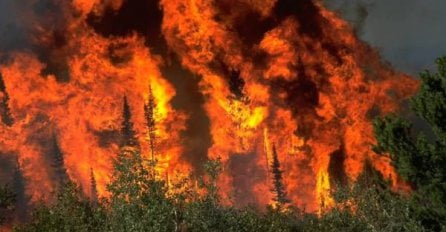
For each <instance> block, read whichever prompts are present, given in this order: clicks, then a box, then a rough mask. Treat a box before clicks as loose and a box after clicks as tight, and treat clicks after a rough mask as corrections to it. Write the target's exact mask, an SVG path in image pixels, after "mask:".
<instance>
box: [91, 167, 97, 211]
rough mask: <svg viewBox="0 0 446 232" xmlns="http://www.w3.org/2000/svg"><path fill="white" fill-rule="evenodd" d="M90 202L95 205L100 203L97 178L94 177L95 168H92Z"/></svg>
mask: <svg viewBox="0 0 446 232" xmlns="http://www.w3.org/2000/svg"><path fill="white" fill-rule="evenodd" d="M90 197H91V198H90V201H91V203H92V204H93V205H96V204H97V202H98V189H97V185H96V178H95V177H94V171H93V168H90Z"/></svg>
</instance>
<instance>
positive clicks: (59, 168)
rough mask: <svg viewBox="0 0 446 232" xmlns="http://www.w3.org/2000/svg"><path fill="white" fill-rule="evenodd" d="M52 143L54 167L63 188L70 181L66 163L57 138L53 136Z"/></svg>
mask: <svg viewBox="0 0 446 232" xmlns="http://www.w3.org/2000/svg"><path fill="white" fill-rule="evenodd" d="M51 143H52V144H51V146H52V147H51V148H52V149H51V152H52V154H53V162H52V167H53V170H54V173H55V175H56V178H57V182H58V183H59V184H60V186H61V187H62V186H63V185H65V184H66V183H67V181H68V180H69V177H68V174H67V169H66V168H65V162H64V159H65V158H64V154H63V152H62V150H61V149H60V146H59V143H58V141H57V138H56V136H53V139H52V141H51Z"/></svg>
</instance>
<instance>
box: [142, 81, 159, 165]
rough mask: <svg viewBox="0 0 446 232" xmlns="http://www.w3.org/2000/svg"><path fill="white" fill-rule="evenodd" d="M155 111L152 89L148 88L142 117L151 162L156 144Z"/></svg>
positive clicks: (153, 159) (153, 160)
mask: <svg viewBox="0 0 446 232" xmlns="http://www.w3.org/2000/svg"><path fill="white" fill-rule="evenodd" d="M155 110H156V102H155V98H154V97H153V92H152V87H151V86H149V99H148V102H147V103H144V115H145V118H146V123H147V130H148V136H149V146H150V154H151V158H152V162H155V143H156V123H155Z"/></svg>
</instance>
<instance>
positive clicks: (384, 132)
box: [374, 57, 446, 231]
mask: <svg viewBox="0 0 446 232" xmlns="http://www.w3.org/2000/svg"><path fill="white" fill-rule="evenodd" d="M436 63H437V66H438V73H435V74H432V73H431V72H429V71H426V72H424V73H422V74H421V81H422V82H421V87H420V90H419V92H418V94H417V95H416V96H414V97H413V99H412V101H411V103H412V109H413V111H414V112H415V113H416V115H418V116H420V117H421V118H422V119H424V120H425V121H426V122H427V124H428V125H429V126H430V129H431V131H432V132H433V134H434V138H432V139H427V138H426V136H425V135H423V134H419V135H415V134H414V133H413V131H412V125H411V123H409V122H408V121H407V120H405V119H402V118H400V117H398V116H395V115H391V116H386V117H384V118H379V119H377V120H376V121H375V123H374V128H375V134H376V138H377V145H376V146H375V148H374V149H375V151H376V152H378V153H380V154H383V155H384V154H388V155H389V156H390V158H391V159H392V161H393V164H394V166H395V167H396V169H397V171H398V173H399V174H400V175H401V176H402V177H403V178H404V179H405V180H407V181H409V182H410V183H412V184H413V186H414V190H415V192H414V193H413V194H412V198H411V200H412V201H411V202H412V203H411V214H412V215H413V216H414V217H415V218H418V219H419V220H421V221H422V222H423V225H424V226H425V228H426V229H429V230H433V231H439V230H441V229H443V230H446V169H445V167H446V57H443V58H439V59H438V60H437V62H436Z"/></svg>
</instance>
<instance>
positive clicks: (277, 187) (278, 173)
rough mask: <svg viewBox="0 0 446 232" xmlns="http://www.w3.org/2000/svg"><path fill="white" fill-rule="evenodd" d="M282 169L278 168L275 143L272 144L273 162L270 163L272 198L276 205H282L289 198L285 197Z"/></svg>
mask: <svg viewBox="0 0 446 232" xmlns="http://www.w3.org/2000/svg"><path fill="white" fill-rule="evenodd" d="M282 173H283V171H282V170H281V169H280V162H279V157H278V155H277V150H276V145H275V144H273V162H272V164H271V174H272V176H273V188H272V189H271V191H272V192H273V194H274V198H273V200H274V201H275V202H276V203H277V204H278V206H279V207H280V206H283V205H284V204H286V203H288V202H289V200H288V199H287V197H286V192H285V186H284V184H283V178H282Z"/></svg>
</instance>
